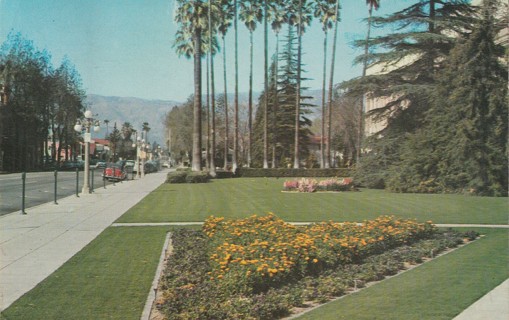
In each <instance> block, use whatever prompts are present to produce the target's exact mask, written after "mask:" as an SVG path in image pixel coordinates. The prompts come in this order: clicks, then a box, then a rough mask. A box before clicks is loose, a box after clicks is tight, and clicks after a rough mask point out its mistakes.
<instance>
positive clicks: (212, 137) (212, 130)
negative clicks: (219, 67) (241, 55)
mask: <svg viewBox="0 0 509 320" xmlns="http://www.w3.org/2000/svg"><path fill="white" fill-rule="evenodd" d="M212 10H213V9H212V0H209V6H208V29H209V30H208V33H209V36H208V38H209V50H210V51H209V60H210V84H211V87H210V90H211V92H210V93H211V96H210V100H211V114H212V119H211V126H210V130H209V132H210V156H209V157H210V159H209V173H210V175H211V176H213V177H215V176H216V165H215V162H214V157H215V155H216V132H215V131H216V96H215V86H214V54H215V52H214V47H213V46H212V38H214V37H215V33H216V32H215V27H214V28H212Z"/></svg>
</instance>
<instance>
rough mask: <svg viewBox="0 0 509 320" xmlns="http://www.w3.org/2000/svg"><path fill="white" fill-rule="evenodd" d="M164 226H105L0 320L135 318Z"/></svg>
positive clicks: (5, 312)
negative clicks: (101, 231) (103, 229)
mask: <svg viewBox="0 0 509 320" xmlns="http://www.w3.org/2000/svg"><path fill="white" fill-rule="evenodd" d="M167 231H168V227H137V228H108V229H106V230H105V231H104V232H103V233H101V234H100V235H99V236H98V237H97V238H96V239H95V240H93V241H92V242H91V243H90V244H89V245H87V246H86V247H85V248H83V249H82V250H81V251H80V252H79V253H77V254H76V255H75V256H74V257H72V258H71V259H70V260H69V261H68V262H66V263H65V264H64V265H63V266H62V267H61V268H59V269H58V270H57V271H55V272H54V273H53V274H52V275H50V276H49V277H48V278H46V279H45V280H44V281H43V282H41V283H40V284H39V285H37V286H36V287H35V288H34V289H33V290H31V291H30V292H28V293H27V294H25V295H24V296H23V297H21V298H20V299H18V300H17V301H16V302H15V303H13V304H12V305H11V306H10V307H9V308H8V309H7V310H5V311H4V312H3V313H2V316H1V318H2V319H31V320H36V319H41V320H42V319H44V320H46V319H93V320H96V319H139V318H140V315H141V313H142V311H143V307H144V305H145V301H146V299H147V295H148V292H149V290H150V286H151V283H152V280H153V278H154V274H155V271H156V268H157V264H158V261H159V257H160V254H161V250H162V246H163V244H164V240H165V236H166V233H167Z"/></svg>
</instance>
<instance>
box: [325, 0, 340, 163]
mask: <svg viewBox="0 0 509 320" xmlns="http://www.w3.org/2000/svg"><path fill="white" fill-rule="evenodd" d="M338 15H339V0H337V1H336V21H335V22H334V38H333V40H332V57H331V68H330V78H329V97H328V101H327V148H326V155H325V168H330V154H331V152H330V144H331V121H332V119H331V118H332V117H331V116H332V93H333V89H334V63H335V61H336V44H337V39H338V24H339V23H338V20H339V19H338Z"/></svg>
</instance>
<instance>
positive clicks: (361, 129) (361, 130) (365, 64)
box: [356, 5, 373, 165]
mask: <svg viewBox="0 0 509 320" xmlns="http://www.w3.org/2000/svg"><path fill="white" fill-rule="evenodd" d="M372 17H373V6H372V5H370V6H369V15H368V31H367V33H366V43H365V44H364V62H363V66H362V77H363V78H364V77H365V76H366V72H367V70H368V51H369V42H368V41H369V37H370V36H371V19H372ZM366 99H367V96H366V94H365V95H364V96H363V97H362V101H361V108H360V110H359V132H358V136H357V154H356V156H357V165H359V164H360V163H361V153H362V138H363V135H364V112H365V111H366Z"/></svg>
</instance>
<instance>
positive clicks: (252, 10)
mask: <svg viewBox="0 0 509 320" xmlns="http://www.w3.org/2000/svg"><path fill="white" fill-rule="evenodd" d="M239 17H240V20H242V21H243V22H244V24H245V26H246V28H247V29H248V30H249V98H248V111H247V113H248V119H247V136H248V137H247V140H248V141H247V166H248V167H250V166H251V143H252V135H253V32H254V31H255V30H256V23H257V22H260V21H261V19H262V11H261V8H260V5H259V3H258V0H244V1H241V2H240V12H239Z"/></svg>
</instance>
